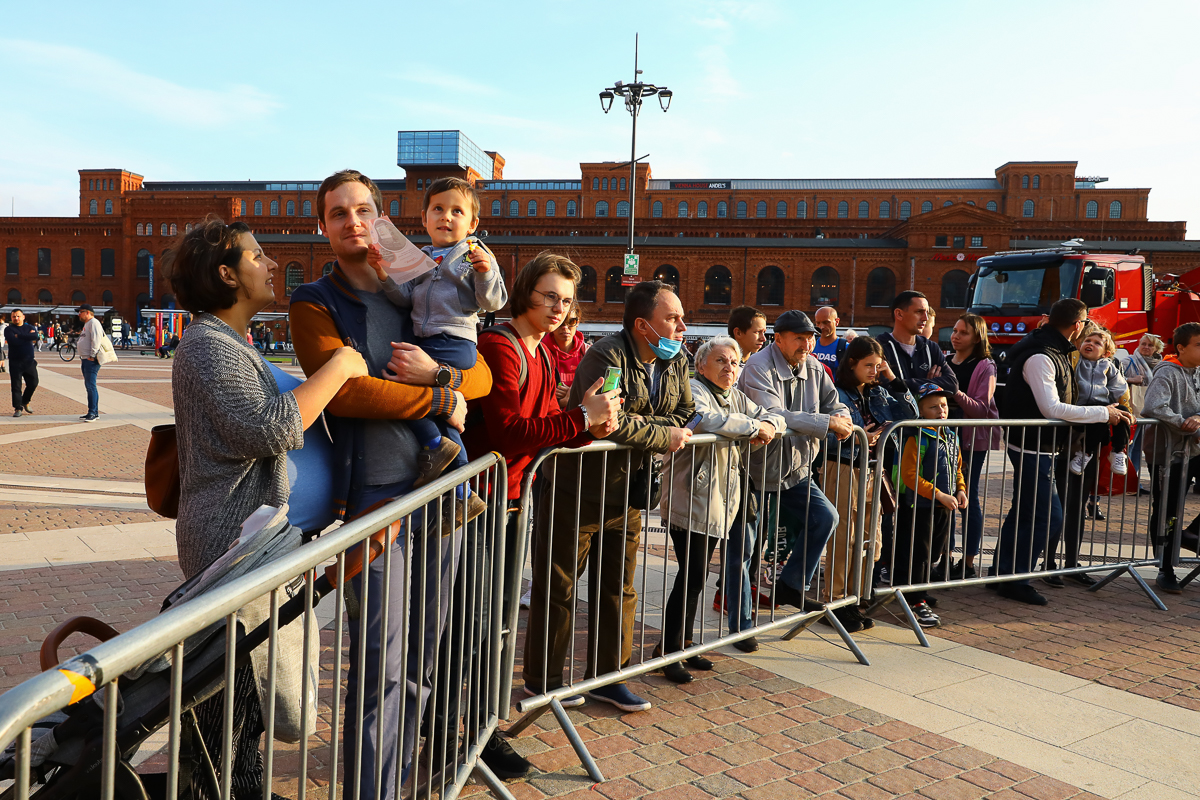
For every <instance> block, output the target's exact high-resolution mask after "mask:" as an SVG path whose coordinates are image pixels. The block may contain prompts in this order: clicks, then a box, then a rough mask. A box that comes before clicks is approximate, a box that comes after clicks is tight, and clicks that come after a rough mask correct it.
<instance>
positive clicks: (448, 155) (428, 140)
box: [396, 131, 493, 180]
mask: <svg viewBox="0 0 1200 800" xmlns="http://www.w3.org/2000/svg"><path fill="white" fill-rule="evenodd" d="M398 138H399V146H398V148H397V155H396V165H397V166H399V167H459V168H462V169H466V168H468V167H470V168H471V169H473V170H475V171H476V172H478V173H479V176H480V177H481V178H483V179H484V180H490V179H491V177H492V166H493V162H492V157H491V156H489V155H488V154H487V153H485V152H483V150H481V149H480V148H479V146H478V145H476V144H475V143H474V142H472V141H471V140H470V139H468V138H467V137H466V135H464V134H463V132H462V131H400V132H399V135H398Z"/></svg>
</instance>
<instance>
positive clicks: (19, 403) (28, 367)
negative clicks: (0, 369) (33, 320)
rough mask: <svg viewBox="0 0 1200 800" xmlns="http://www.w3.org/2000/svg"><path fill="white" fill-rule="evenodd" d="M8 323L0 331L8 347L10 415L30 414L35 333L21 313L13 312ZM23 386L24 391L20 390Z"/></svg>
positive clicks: (35, 375) (34, 384)
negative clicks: (2, 331)
mask: <svg viewBox="0 0 1200 800" xmlns="http://www.w3.org/2000/svg"><path fill="white" fill-rule="evenodd" d="M10 319H11V320H12V322H11V323H10V324H9V326H8V327H7V328H5V329H4V341H5V342H6V343H7V344H8V369H9V375H8V379H9V382H10V383H11V385H12V404H13V416H14V417H19V416H21V414H23V413H24V414H32V413H33V412H32V411H30V410H29V401H30V400H32V399H33V393H34V392H35V391H37V387H38V371H37V358H36V356H35V352H34V350H35V348H36V347H37V343H38V330H37V328H35V327H34V326H33V325H31V324H29V323H27V322H25V312H24V311H22V310H21V309H19V308H18V309H17V310H15V311H13V312H12V315H11V317H10ZM22 383H24V388H22Z"/></svg>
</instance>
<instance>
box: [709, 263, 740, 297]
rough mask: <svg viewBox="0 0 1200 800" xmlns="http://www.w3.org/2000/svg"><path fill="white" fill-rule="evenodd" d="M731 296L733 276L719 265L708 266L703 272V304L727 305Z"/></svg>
mask: <svg viewBox="0 0 1200 800" xmlns="http://www.w3.org/2000/svg"><path fill="white" fill-rule="evenodd" d="M732 298H733V276H732V275H730V274H729V270H727V269H725V267H722V266H720V265H717V266H715V267H709V269H708V272H706V273H704V304H705V305H707V306H727V305H729V303H730V300H732Z"/></svg>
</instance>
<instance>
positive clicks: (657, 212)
mask: <svg viewBox="0 0 1200 800" xmlns="http://www.w3.org/2000/svg"><path fill="white" fill-rule="evenodd" d="M650 216H652V217H654V218H655V219H657V218H659V217H661V216H662V200H655V201H654V205H652V206H650Z"/></svg>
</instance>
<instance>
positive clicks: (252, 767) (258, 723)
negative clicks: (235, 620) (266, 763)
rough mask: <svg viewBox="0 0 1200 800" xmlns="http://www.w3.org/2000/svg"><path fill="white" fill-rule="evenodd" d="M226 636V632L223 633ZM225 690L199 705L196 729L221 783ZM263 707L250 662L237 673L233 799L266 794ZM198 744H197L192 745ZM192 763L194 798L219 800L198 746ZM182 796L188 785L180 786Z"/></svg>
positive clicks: (247, 799) (255, 798) (245, 799)
mask: <svg viewBox="0 0 1200 800" xmlns="http://www.w3.org/2000/svg"><path fill="white" fill-rule="evenodd" d="M222 635H223V634H222ZM227 690H228V687H227V688H226V689H223V690H221V691H219V692H217V693H216V694H215V695H213V696H212V697H210V698H208V699H207V700H205V701H204V702H202V703H198V704H196V707H195V709H193V711H194V712H195V714H196V728H197V729H198V730H199V732H200V738H201V739H202V740H203V742H204V749H205V750H207V751H208V757H209V759H211V761H212V764H213V767H214V768H215V769H216V771H217V786H220V785H221V775H222V773H223V771H224V770H223V769H222V765H221V753H222V752H224V746H225V744H224V743H225V692H226V691H227ZM265 730H266V728H264V727H263V720H262V706H261V704H260V703H259V701H258V682H257V681H256V680H255V678H254V670H253V668H251V667H250V666H249V665H247V666H245V667H239V668H238V669H237V670H236V671H235V672H234V673H233V731H232V736H233V738H232V740H231V741H232V743H233V772H232V774H231V776H230V785H231V786H232V791H231V793H230V796H231V797H232V798H233V800H259V799H260V798H261V797H262V782H263V762H262V754H261V753H259V751H258V746H259V743H260V740H261V739H262V734H263V731H265ZM192 747H196V743H193V744H192ZM192 761H193V763H192V765H191V777H192V780H191V789H192V800H218V798H216V797H212V796H210V794H209V791H208V778H207V777H206V775H205V771H206V767H204V766H203V760H202V758H201V757H200V756H199V753H198V748H197V753H196V756H195V757H194V758H193V759H192ZM179 788H180V791H181V796H182V791H183V790H184V788H185V787H183V786H180V787H179Z"/></svg>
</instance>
